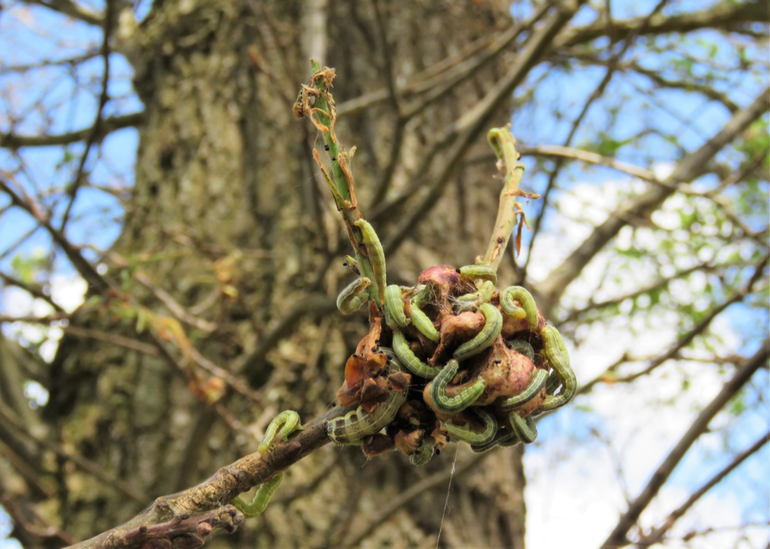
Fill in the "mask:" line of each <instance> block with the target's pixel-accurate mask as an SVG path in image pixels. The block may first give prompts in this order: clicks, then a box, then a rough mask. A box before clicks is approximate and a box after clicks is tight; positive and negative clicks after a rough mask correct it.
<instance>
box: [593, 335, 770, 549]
mask: <svg viewBox="0 0 770 549" xmlns="http://www.w3.org/2000/svg"><path fill="white" fill-rule="evenodd" d="M768 356H770V340H765V342H764V343H763V344H762V346H761V347H760V348H759V350H758V351H757V352H756V353H755V354H754V356H753V357H751V358H750V359H748V360H746V362H744V364H743V365H742V366H740V367H739V368H738V371H737V372H736V373H735V375H734V376H733V377H732V379H730V381H728V382H727V383H726V384H725V385H724V386H723V387H722V390H721V391H719V394H717V396H716V397H714V399H713V400H712V401H711V402H710V403H709V404H708V406H706V407H705V408H704V409H703V410H702V411H701V413H700V414H698V417H697V418H696V419H695V421H694V422H693V423H692V425H691V426H690V428H689V429H688V430H687V432H686V433H685V434H684V435H683V436H682V438H681V439H680V440H679V442H678V443H677V445H676V446H675V447H674V449H673V450H671V452H670V453H669V455H668V456H667V457H666V458H665V459H664V460H663V463H661V464H660V466H659V467H658V469H657V470H656V471H655V473H653V475H652V478H651V479H650V481H649V482H648V483H647V485H646V486H645V487H644V489H643V490H642V493H641V494H639V497H637V498H636V500H634V502H633V503H631V505H630V506H629V508H628V510H627V511H626V512H625V513H624V514H623V516H622V517H621V518H620V521H618V524H617V525H616V526H615V528H614V529H613V531H612V533H611V534H610V535H609V536H608V537H607V539H606V540H605V541H604V543H603V544H602V549H611V548H617V547H623V546H625V545H628V544H629V543H630V542H629V540H628V538H627V535H628V531H629V530H630V529H631V528H632V527H633V526H634V524H636V521H637V520H638V519H639V516H640V515H641V514H642V511H644V510H645V509H646V508H647V506H648V505H649V504H650V502H651V501H652V499H653V498H654V497H655V496H656V495H657V493H658V491H659V490H660V488H661V487H662V486H663V484H665V482H666V481H667V480H668V477H669V476H671V473H672V472H673V471H674V469H675V468H676V466H677V465H678V464H679V462H680V461H681V460H682V458H683V457H684V455H685V454H686V453H687V451H688V450H689V449H690V447H691V446H692V445H693V443H694V442H695V441H696V440H697V439H698V437H700V435H701V434H703V433H704V432H705V431H706V429H707V428H708V425H709V423H710V422H711V420H712V419H713V418H714V416H715V415H717V413H718V412H719V411H720V410H721V409H722V408H723V407H724V405H725V404H727V403H728V402H729V401H730V400H731V399H732V398H733V397H734V396H735V395H736V393H737V392H738V391H739V390H740V389H741V388H742V387H743V386H744V385H745V384H746V383H748V381H749V380H750V379H751V376H753V375H754V372H756V371H757V370H759V369H760V368H762V367H763V366H765V365H766V364H767V360H768Z"/></svg>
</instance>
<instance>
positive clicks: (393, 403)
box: [326, 391, 406, 444]
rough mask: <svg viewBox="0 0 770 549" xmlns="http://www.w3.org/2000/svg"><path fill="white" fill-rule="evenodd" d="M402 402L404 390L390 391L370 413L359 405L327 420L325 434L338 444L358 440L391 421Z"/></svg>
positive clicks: (404, 397)
mask: <svg viewBox="0 0 770 549" xmlns="http://www.w3.org/2000/svg"><path fill="white" fill-rule="evenodd" d="M404 402H406V391H390V394H389V395H388V399H387V400H386V401H385V402H383V403H382V404H380V405H379V406H378V407H377V408H376V409H375V410H374V412H373V413H371V414H370V413H369V412H367V411H366V410H364V409H363V408H361V406H359V407H358V408H356V409H355V410H353V411H351V412H348V413H347V414H346V415H345V416H344V417H339V418H337V419H333V420H331V421H329V422H328V423H327V424H326V434H327V436H328V437H329V438H330V439H331V440H332V441H333V442H336V443H338V444H345V443H350V442H356V441H359V440H361V439H362V438H364V437H366V436H369V435H373V434H375V433H377V432H378V431H379V430H380V429H382V428H383V427H385V426H386V425H388V424H389V423H390V422H391V421H393V418H395V417H396V414H397V413H398V409H399V408H401V405H402V404H403V403H404Z"/></svg>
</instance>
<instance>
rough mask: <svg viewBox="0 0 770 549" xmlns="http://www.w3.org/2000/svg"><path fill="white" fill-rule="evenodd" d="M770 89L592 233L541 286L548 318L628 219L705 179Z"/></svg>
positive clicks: (766, 102)
mask: <svg viewBox="0 0 770 549" xmlns="http://www.w3.org/2000/svg"><path fill="white" fill-rule="evenodd" d="M768 92H770V89H765V90H763V91H762V93H760V94H759V96H758V97H757V98H756V99H755V100H754V102H753V103H752V104H751V105H749V106H748V107H746V108H745V109H743V110H742V111H740V112H738V113H736V114H735V115H734V116H733V117H732V118H731V119H730V120H729V121H728V122H727V124H725V126H724V128H722V130H721V131H720V132H719V133H718V134H716V135H715V136H714V137H712V138H711V139H710V140H709V141H707V142H706V143H705V144H704V145H703V146H702V147H701V148H699V149H698V150H696V151H695V152H693V153H691V154H689V155H688V156H687V157H685V158H684V159H683V160H682V161H681V162H680V163H679V165H678V166H677V167H676V169H675V170H674V171H673V173H671V175H669V176H668V177H667V178H666V179H665V180H664V181H663V183H664V185H653V186H651V187H650V188H649V189H648V190H647V191H646V192H644V193H643V194H641V195H640V196H639V197H637V198H635V199H632V200H629V201H627V202H626V203H624V204H621V206H620V207H619V208H618V209H617V210H616V211H614V212H613V213H612V214H610V216H609V217H608V218H607V219H606V220H605V221H604V222H603V223H601V224H600V225H599V226H598V227H596V229H594V231H593V233H592V234H591V235H590V236H589V237H588V238H587V239H586V240H585V241H584V242H583V243H582V244H581V245H580V246H578V247H577V249H575V251H573V252H572V253H571V254H570V256H569V257H567V259H565V260H564V262H563V263H562V264H561V265H559V266H558V267H557V268H556V269H554V270H553V272H551V274H550V275H549V276H548V278H547V279H546V280H545V281H543V283H542V284H541V285H540V288H541V291H542V298H541V299H540V300H539V301H538V304H539V305H540V307H541V310H542V311H543V313H544V314H545V315H548V312H549V311H550V310H551V309H552V308H553V307H554V305H555V304H556V303H557V302H558V301H559V299H560V298H561V295H562V294H563V293H564V290H565V289H566V288H567V286H569V285H570V283H572V282H573V281H574V280H575V278H577V276H578V275H579V274H580V273H581V272H582V271H583V268H584V267H585V266H586V265H587V264H588V263H589V262H590V261H591V260H592V259H593V258H594V257H595V256H596V254H598V253H599V251H600V250H601V249H602V248H604V246H605V245H606V244H607V243H608V242H609V241H610V240H611V239H612V238H613V237H614V236H615V235H617V234H618V232H619V231H620V229H622V228H623V227H625V226H626V225H627V224H628V222H629V219H639V218H647V217H649V216H650V215H651V214H652V212H654V211H655V210H657V209H658V208H659V207H660V206H661V205H662V204H663V202H665V200H666V199H667V198H668V197H669V196H671V195H672V194H673V193H674V188H675V186H676V185H678V184H680V183H686V182H689V181H692V180H694V179H696V178H697V177H699V176H700V175H702V174H703V173H704V172H705V171H706V169H707V165H708V162H709V161H710V160H711V159H712V158H713V157H714V156H715V155H716V154H717V153H718V152H719V151H720V150H721V149H722V148H723V147H725V145H727V144H728V143H730V142H731V141H732V140H733V139H735V138H736V137H737V136H738V135H740V134H741V133H742V132H743V131H744V130H745V129H746V128H748V127H749V125H750V124H751V123H752V122H754V120H756V119H757V118H759V117H760V116H761V115H762V114H763V113H765V112H766V111H767V110H768V108H770V96H769V95H768Z"/></svg>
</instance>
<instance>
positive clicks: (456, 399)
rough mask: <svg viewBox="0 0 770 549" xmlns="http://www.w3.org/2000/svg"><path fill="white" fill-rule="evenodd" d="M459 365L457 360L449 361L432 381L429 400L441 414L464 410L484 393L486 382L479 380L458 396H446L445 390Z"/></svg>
mask: <svg viewBox="0 0 770 549" xmlns="http://www.w3.org/2000/svg"><path fill="white" fill-rule="evenodd" d="M459 367H460V365H459V364H458V362H457V360H454V359H452V360H450V361H449V363H448V364H447V365H446V366H445V367H444V369H443V370H441V372H440V373H439V374H438V375H437V376H436V379H434V380H433V385H431V387H430V398H431V400H432V401H433V405H434V406H435V407H436V408H437V409H438V410H439V411H441V412H445V413H447V414H454V413H456V412H461V411H463V410H465V409H466V408H467V407H468V406H470V405H471V404H473V403H474V402H476V401H477V400H478V399H479V397H480V396H481V394H482V393H483V392H484V388H485V387H486V382H485V381H484V379H483V378H479V379H478V381H476V383H474V384H473V385H471V386H470V387H467V388H465V389H463V390H462V391H461V392H460V394H458V395H455V396H453V397H450V396H447V394H446V388H447V385H449V382H450V381H452V378H453V377H454V376H455V375H456V374H457V370H458V369H459Z"/></svg>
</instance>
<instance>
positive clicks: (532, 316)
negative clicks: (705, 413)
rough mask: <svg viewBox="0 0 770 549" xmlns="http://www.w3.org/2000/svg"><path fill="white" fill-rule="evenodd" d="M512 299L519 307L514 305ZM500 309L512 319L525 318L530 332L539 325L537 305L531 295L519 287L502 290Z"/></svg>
mask: <svg viewBox="0 0 770 549" xmlns="http://www.w3.org/2000/svg"><path fill="white" fill-rule="evenodd" d="M514 299H515V300H517V301H518V302H519V303H521V307H519V306H517V305H516V303H514V301H513V300H514ZM500 308H501V309H502V310H503V312H504V313H505V314H506V315H508V316H513V317H514V318H524V317H527V320H528V321H529V328H530V329H531V330H536V329H537V327H538V324H539V323H540V319H539V318H538V316H537V305H535V300H534V299H533V298H532V294H530V293H529V292H528V291H527V290H526V289H525V288H523V287H521V286H510V287H509V288H506V289H505V290H503V292H502V293H501V294H500Z"/></svg>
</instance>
